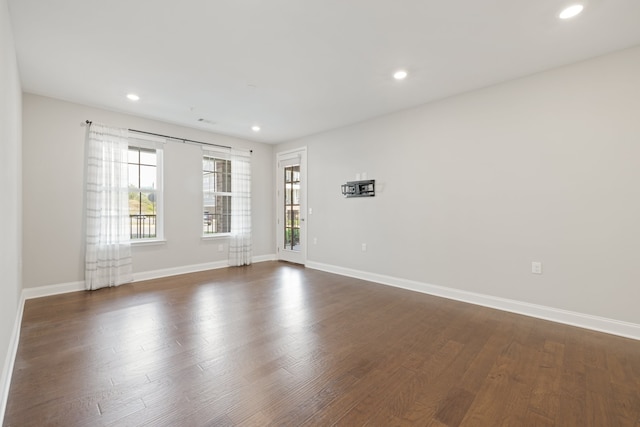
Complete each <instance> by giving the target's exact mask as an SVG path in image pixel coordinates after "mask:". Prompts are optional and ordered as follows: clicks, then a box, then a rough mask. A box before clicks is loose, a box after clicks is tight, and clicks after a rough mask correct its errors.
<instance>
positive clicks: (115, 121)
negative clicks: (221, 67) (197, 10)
mask: <svg viewBox="0 0 640 427" xmlns="http://www.w3.org/2000/svg"><path fill="white" fill-rule="evenodd" d="M23 103H24V107H23V118H24V129H23V133H24V135H23V150H24V165H23V180H24V195H23V198H24V204H23V215H24V241H23V245H24V246H23V253H24V255H23V258H24V268H23V280H24V287H25V288H31V287H38V286H45V285H52V284H63V283H72V282H77V281H82V280H84V234H83V231H84V224H83V219H82V218H83V197H84V194H83V173H84V142H85V132H86V127H84V126H81V124H82V123H84V121H85V120H87V119H89V120H93V121H94V122H100V123H104V124H108V125H111V126H118V127H124V128H132V129H139V130H144V131H148V132H154V133H160V134H165V135H171V136H178V137H182V138H188V139H194V140H198V141H204V142H209V143H214V144H222V145H228V146H233V147H236V148H246V149H252V150H253V155H252V159H251V161H252V196H253V198H252V208H253V209H252V214H253V242H254V246H253V249H254V251H253V254H254V256H266V255H271V254H273V253H274V243H273V242H274V239H275V237H274V231H273V222H274V219H273V211H274V208H273V175H274V173H273V161H272V159H273V146H271V145H267V144H261V143H252V142H249V141H245V140H241V139H237V138H231V137H225V136H222V135H217V134H213V133H209V132H204V131H198V130H195V129H190V128H185V127H180V126H176V125H171V124H167V123H162V122H157V121H153V120H147V119H143V118H139V117H134V116H130V115H125V114H119V113H114V112H110V111H105V110H101V109H97V108H91V107H87V106H83V105H78V104H73V103H69V102H64V101H60V100H56V99H52V98H46V97H42V96H37V95H32V94H24V100H23ZM201 156H202V150H201V148H200V146H197V145H191V144H182V143H174V142H172V143H167V144H166V145H165V146H164V185H165V190H164V209H165V237H166V240H167V242H166V244H164V245H160V246H155V245H154V246H134V248H133V263H134V273H142V272H149V271H156V270H163V269H168V268H178V267H183V266H189V265H195V264H204V263H209V262H215V261H224V260H226V259H227V252H226V249H227V242H228V240H227V239H224V238H220V239H213V240H202V239H201V237H200V236H201V233H202V207H201V187H202V170H201V167H202V163H201V162H202V160H201ZM220 243H222V244H224V248H225V251H224V252H218V245H219V244H220Z"/></svg>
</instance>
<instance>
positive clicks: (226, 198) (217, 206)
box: [202, 153, 231, 236]
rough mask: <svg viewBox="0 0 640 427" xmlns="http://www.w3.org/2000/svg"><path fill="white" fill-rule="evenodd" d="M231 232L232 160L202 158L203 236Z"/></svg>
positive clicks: (211, 155) (218, 156)
mask: <svg viewBox="0 0 640 427" xmlns="http://www.w3.org/2000/svg"><path fill="white" fill-rule="evenodd" d="M230 231H231V160H229V159H228V158H224V154H222V153H220V154H216V153H205V154H204V155H203V157H202V235H203V236H211V235H215V234H221V233H229V232H230Z"/></svg>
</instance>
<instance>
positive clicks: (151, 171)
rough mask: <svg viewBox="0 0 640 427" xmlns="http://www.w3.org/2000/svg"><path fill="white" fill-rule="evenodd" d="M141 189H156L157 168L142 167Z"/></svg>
mask: <svg viewBox="0 0 640 427" xmlns="http://www.w3.org/2000/svg"><path fill="white" fill-rule="evenodd" d="M140 188H147V189H149V188H156V167H155V166H140Z"/></svg>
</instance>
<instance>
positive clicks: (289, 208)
mask: <svg viewBox="0 0 640 427" xmlns="http://www.w3.org/2000/svg"><path fill="white" fill-rule="evenodd" d="M284 218H285V224H284V225H285V226H284V248H285V249H286V250H290V251H295V252H298V251H300V165H294V166H288V167H285V168H284Z"/></svg>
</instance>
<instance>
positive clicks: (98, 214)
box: [85, 123, 133, 290]
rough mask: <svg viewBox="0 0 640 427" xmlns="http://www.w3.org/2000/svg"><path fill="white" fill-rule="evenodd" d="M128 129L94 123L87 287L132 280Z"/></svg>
mask: <svg viewBox="0 0 640 427" xmlns="http://www.w3.org/2000/svg"><path fill="white" fill-rule="evenodd" d="M127 136H128V131H127V130H126V129H118V128H110V127H107V126H103V125H100V124H96V123H94V124H91V125H90V128H89V139H88V141H87V156H86V159H87V165H86V212H85V218H86V225H87V230H86V250H85V287H86V289H87V290H93V289H99V288H104V287H107V286H118V285H121V284H123V283H127V282H131V281H132V280H133V273H132V266H131V243H130V240H129V206H128V203H129V201H128V186H129V182H128V170H127V168H128V166H127V163H128V158H127V156H128V149H129V147H128V139H127Z"/></svg>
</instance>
